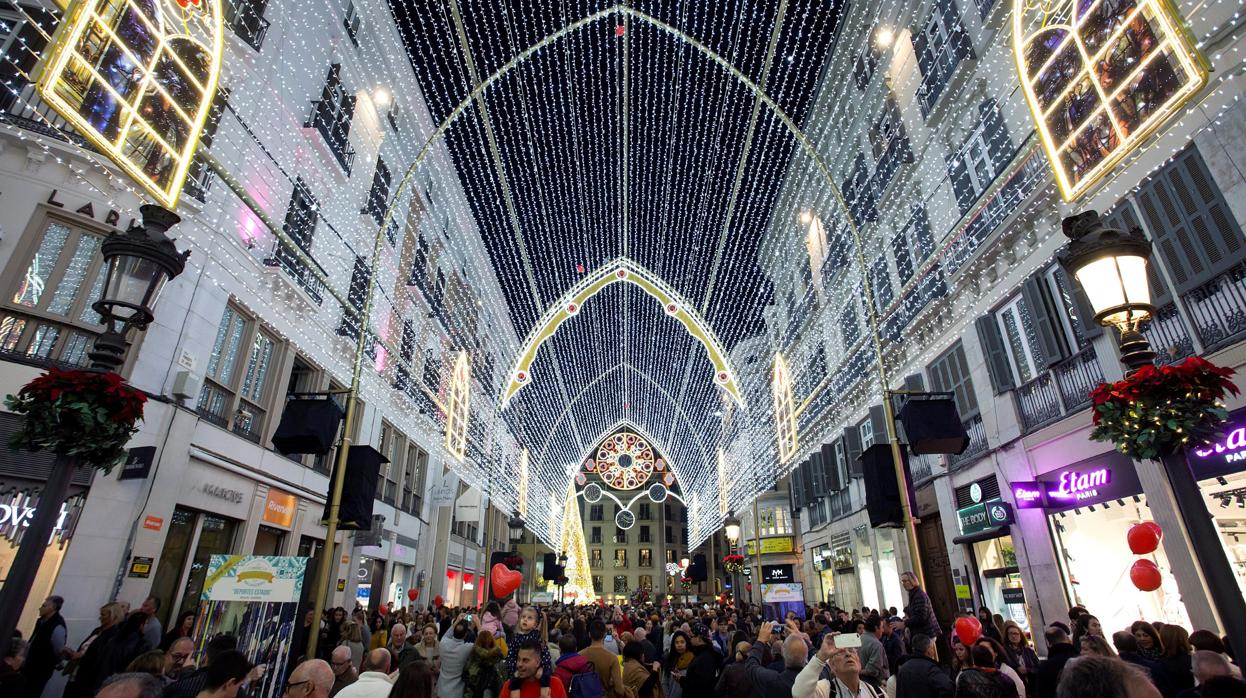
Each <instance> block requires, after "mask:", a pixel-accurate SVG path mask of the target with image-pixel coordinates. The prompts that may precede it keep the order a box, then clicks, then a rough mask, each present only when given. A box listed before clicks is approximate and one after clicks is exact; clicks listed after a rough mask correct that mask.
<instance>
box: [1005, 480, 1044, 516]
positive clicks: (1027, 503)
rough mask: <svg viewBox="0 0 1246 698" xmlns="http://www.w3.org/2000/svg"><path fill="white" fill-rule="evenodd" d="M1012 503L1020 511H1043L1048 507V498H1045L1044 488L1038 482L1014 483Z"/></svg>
mask: <svg viewBox="0 0 1246 698" xmlns="http://www.w3.org/2000/svg"><path fill="white" fill-rule="evenodd" d="M1012 501H1014V502H1016V507H1017V508H1018V509H1041V508H1042V507H1045V506H1047V498H1046V497H1044V496H1043V487H1042V485H1040V484H1039V483H1037V482H1034V481H1027V482H1014V483H1012Z"/></svg>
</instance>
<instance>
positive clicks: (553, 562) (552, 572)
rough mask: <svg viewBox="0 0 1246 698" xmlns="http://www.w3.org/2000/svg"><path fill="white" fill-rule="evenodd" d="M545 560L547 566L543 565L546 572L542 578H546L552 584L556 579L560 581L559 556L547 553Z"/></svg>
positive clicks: (542, 574)
mask: <svg viewBox="0 0 1246 698" xmlns="http://www.w3.org/2000/svg"><path fill="white" fill-rule="evenodd" d="M543 559H544V561H545V564H544V565H542V567H544V571H543V572H542V573H541V576H542V577H544V578H545V581H547V582H552V581H554V580H555V579H558V556H557V555H555V554H554V553H545V557H544V558H543Z"/></svg>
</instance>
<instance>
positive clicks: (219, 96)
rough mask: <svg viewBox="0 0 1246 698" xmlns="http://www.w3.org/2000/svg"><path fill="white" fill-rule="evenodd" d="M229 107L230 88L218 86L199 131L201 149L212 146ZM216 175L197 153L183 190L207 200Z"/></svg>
mask: <svg viewBox="0 0 1246 698" xmlns="http://www.w3.org/2000/svg"><path fill="white" fill-rule="evenodd" d="M228 109H229V90H228V89H227V88H224V87H219V86H218V87H217V88H216V94H215V95H214V96H213V97H212V106H211V107H210V108H209V109H208V118H207V120H206V121H204V122H203V130H202V131H200V132H199V150H200V151H206V150H208V149H210V148H211V147H212V141H213V139H215V138H216V130H217V129H218V128H220V125H221V117H222V116H224V115H225V111H226V110H228ZM214 176H215V175H214V174H213V172H212V170H211V168H209V167H208V165H207V163H206V162H205V161H204V159H203V158H202V157H200V156H199V155H198V154H196V155H195V156H194V159H193V160H192V161H191V163H190V170H189V171H188V172H187V174H186V184H185V187H184V189H183V190H184V191H185V192H186V193H187V194H188V195H190V196H191V197H193V198H194V199H195V200H196V201H201V202H202V201H206V200H207V195H208V190H209V189H211V188H212V181H213V177H214Z"/></svg>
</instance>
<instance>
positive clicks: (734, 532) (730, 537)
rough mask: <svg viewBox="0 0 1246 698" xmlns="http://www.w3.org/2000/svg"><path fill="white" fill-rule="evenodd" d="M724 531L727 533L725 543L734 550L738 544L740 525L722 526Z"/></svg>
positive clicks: (734, 523) (736, 523)
mask: <svg viewBox="0 0 1246 698" xmlns="http://www.w3.org/2000/svg"><path fill="white" fill-rule="evenodd" d="M724 529H725V530H726V533H727V542H728V543H730V544H731V547H733V548H734V547H735V546H736V545H737V544H738V543H739V542H740V524H739V523H738V522H731V523H728V524H727V525H726V526H724Z"/></svg>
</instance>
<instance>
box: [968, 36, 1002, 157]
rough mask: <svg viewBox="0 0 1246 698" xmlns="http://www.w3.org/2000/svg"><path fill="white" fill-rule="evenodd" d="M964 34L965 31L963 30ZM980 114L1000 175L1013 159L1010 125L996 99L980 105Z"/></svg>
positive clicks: (991, 154)
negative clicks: (1009, 134) (1000, 111)
mask: <svg viewBox="0 0 1246 698" xmlns="http://www.w3.org/2000/svg"><path fill="white" fill-rule="evenodd" d="M961 33H962V34H963V32H961ZM978 116H979V118H981V119H982V132H983V134H984V135H985V136H986V149H987V153H988V154H989V155H990V157H991V164H992V165H994V167H995V174H996V175H999V174H1000V173H1001V172H1003V171H1004V168H1005V167H1007V166H1008V162H1009V161H1010V160H1012V153H1013V149H1012V141H1011V140H1010V139H1009V138H1008V126H1007V125H1006V124H1005V123H1004V117H1003V115H1001V114H1000V113H999V105H998V104H996V102H995V100H994V99H988V100H986V101H985V102H983V103H982V104H980V105H978Z"/></svg>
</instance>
